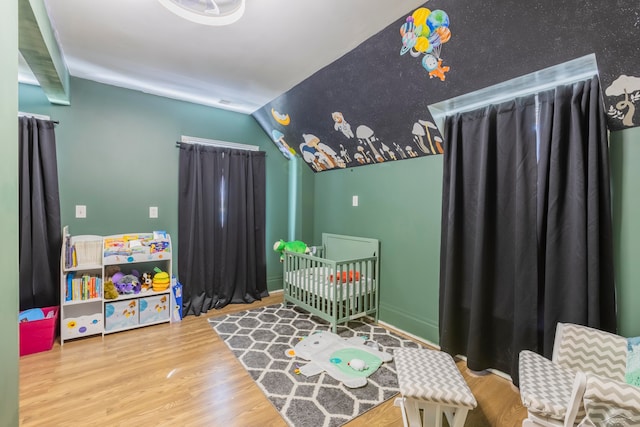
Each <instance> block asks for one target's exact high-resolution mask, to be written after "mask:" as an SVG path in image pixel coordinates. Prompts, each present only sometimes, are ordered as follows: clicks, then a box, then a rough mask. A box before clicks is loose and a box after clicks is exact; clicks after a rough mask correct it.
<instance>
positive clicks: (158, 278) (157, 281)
mask: <svg viewBox="0 0 640 427" xmlns="http://www.w3.org/2000/svg"><path fill="white" fill-rule="evenodd" d="M153 271H155V272H156V274H154V275H153V284H152V286H153V290H154V291H156V292H161V291H164V290H165V289H167V288H168V287H169V285H170V284H171V279H170V278H169V273H167V272H166V271H162V270H160V269H159V268H158V267H154V269H153Z"/></svg>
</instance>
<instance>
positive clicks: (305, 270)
mask: <svg viewBox="0 0 640 427" xmlns="http://www.w3.org/2000/svg"><path fill="white" fill-rule="evenodd" d="M320 253H322V252H320ZM316 254H318V252H317V253H316ZM377 262H378V259H377V257H365V258H358V259H351V260H345V261H335V260H329V259H325V258H322V257H319V256H317V255H307V254H299V253H292V252H285V254H284V280H283V288H284V300H285V303H287V302H291V303H293V304H296V305H298V306H300V307H301V308H303V309H305V310H307V311H309V312H310V313H312V314H314V315H316V316H318V317H320V318H322V319H325V320H326V321H328V322H329V323H331V326H332V330H333V331H334V332H336V329H337V325H338V324H340V323H344V322H347V321H349V320H353V319H357V318H359V317H362V316H367V315H375V317H376V320H377V310H378V264H377Z"/></svg>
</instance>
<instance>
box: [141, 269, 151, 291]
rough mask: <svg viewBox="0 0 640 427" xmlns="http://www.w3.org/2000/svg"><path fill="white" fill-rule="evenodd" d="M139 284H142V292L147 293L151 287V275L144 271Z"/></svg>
mask: <svg viewBox="0 0 640 427" xmlns="http://www.w3.org/2000/svg"><path fill="white" fill-rule="evenodd" d="M140 283H141V284H142V291H143V292H144V291H148V290H150V289H151V288H152V286H153V273H152V272H150V271H145V272H144V273H142V276H141V277H140Z"/></svg>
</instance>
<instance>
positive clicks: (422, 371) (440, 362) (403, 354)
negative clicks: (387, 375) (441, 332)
mask: <svg viewBox="0 0 640 427" xmlns="http://www.w3.org/2000/svg"><path fill="white" fill-rule="evenodd" d="M393 358H394V359H395V363H396V370H397V372H398V385H399V388H400V393H401V394H402V397H399V398H397V399H396V400H395V402H394V404H395V405H396V406H399V407H400V409H401V410H402V418H403V420H404V425H405V427H427V426H437V427H440V426H442V414H444V415H445V416H446V417H447V421H448V422H449V425H450V426H451V427H462V426H463V425H464V422H465V420H466V418H467V412H468V411H469V410H470V409H473V408H475V407H476V406H477V402H476V398H475V397H474V396H473V393H471V390H470V389H469V386H468V385H467V383H466V382H465V380H464V378H463V377H462V375H461V374H460V371H458V367H457V366H456V364H455V362H454V361H453V358H452V357H451V356H450V355H449V354H447V353H444V352H441V351H436V350H428V349H424V348H399V349H396V350H394V352H393ZM421 412H422V414H421Z"/></svg>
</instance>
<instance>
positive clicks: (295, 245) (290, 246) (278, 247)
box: [273, 239, 311, 262]
mask: <svg viewBox="0 0 640 427" xmlns="http://www.w3.org/2000/svg"><path fill="white" fill-rule="evenodd" d="M273 250H274V251H276V252H278V253H280V262H283V261H284V251H288V252H296V253H299V254H308V253H310V252H311V249H310V248H309V247H308V246H307V244H306V243H304V242H302V241H300V240H292V241H289V242H285V241H284V240H282V239H280V240H278V241H277V242H275V243H274V244H273Z"/></svg>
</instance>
